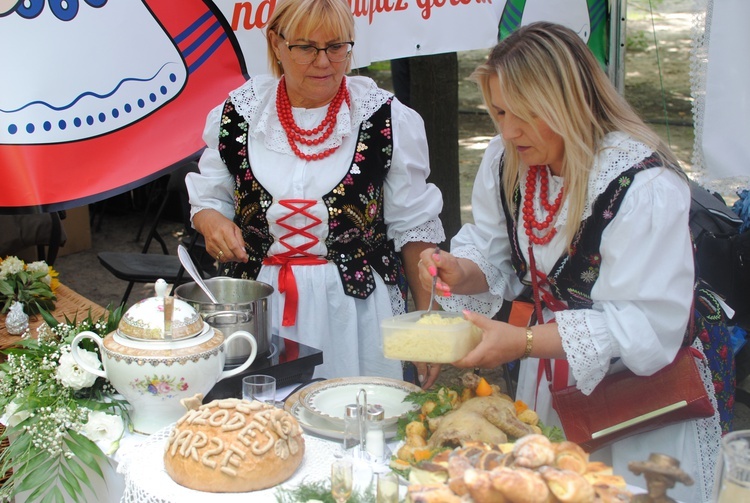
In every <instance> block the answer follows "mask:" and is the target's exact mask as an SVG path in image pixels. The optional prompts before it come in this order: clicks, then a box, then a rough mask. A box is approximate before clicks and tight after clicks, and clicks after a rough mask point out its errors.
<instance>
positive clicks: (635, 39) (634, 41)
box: [625, 31, 650, 52]
mask: <svg viewBox="0 0 750 503" xmlns="http://www.w3.org/2000/svg"><path fill="white" fill-rule="evenodd" d="M649 44H650V42H649V38H648V36H647V35H646V32H645V31H636V32H633V33H631V34H628V37H627V39H626V40H625V49H626V50H627V51H633V52H643V51H645V50H646V49H648V47H649Z"/></svg>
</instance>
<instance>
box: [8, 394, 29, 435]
mask: <svg viewBox="0 0 750 503" xmlns="http://www.w3.org/2000/svg"><path fill="white" fill-rule="evenodd" d="M20 406H21V404H19V403H18V402H16V401H15V400H14V401H12V402H10V403H9V404H8V405H7V406H6V407H5V414H4V415H5V417H6V418H7V419H6V421H7V423H6V424H7V425H8V426H9V427H10V428H13V427H14V426H17V425H18V423H20V422H21V421H23V420H24V419H26V418H27V417H29V416H30V415H31V413H30V412H29V411H28V410H22V411H20V412H17V411H18V408H19V407H20Z"/></svg>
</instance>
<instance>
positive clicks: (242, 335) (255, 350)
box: [216, 330, 258, 382]
mask: <svg viewBox="0 0 750 503" xmlns="http://www.w3.org/2000/svg"><path fill="white" fill-rule="evenodd" d="M235 337H240V338H242V339H247V341H248V342H249V343H250V348H251V351H250V355H249V356H248V357H247V360H245V363H243V364H242V365H240V366H239V367H237V368H233V369H232V370H225V371H224V372H222V373H221V374H220V375H219V378H218V379H217V380H216V382H219V381H221V380H222V379H226V378H227V377H232V376H234V375H237V374H239V373H240V372H244V371H245V370H247V368H248V367H249V366H250V365H252V363H253V362H254V361H255V356H256V355H257V354H258V343H257V342H255V337H254V336H253V334H251V333H250V332H247V331H245V330H237V331H236V332H234V333H233V334H232V335H230V336H229V337H227V339H226V340H225V341H224V344H225V345H226V344H229V341H231V340H232V339H234V338H235Z"/></svg>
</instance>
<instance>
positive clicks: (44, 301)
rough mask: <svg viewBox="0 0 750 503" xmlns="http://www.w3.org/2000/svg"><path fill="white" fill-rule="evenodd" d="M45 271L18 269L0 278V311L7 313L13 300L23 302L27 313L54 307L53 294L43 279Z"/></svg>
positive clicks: (54, 298) (45, 275) (55, 298)
mask: <svg viewBox="0 0 750 503" xmlns="http://www.w3.org/2000/svg"><path fill="white" fill-rule="evenodd" d="M47 276H48V272H45V271H27V270H23V271H19V272H16V273H12V274H7V275H6V276H5V277H3V278H2V279H0V312H1V313H7V312H8V310H9V309H10V306H11V304H12V303H13V301H17V302H20V303H22V304H23V306H24V311H25V312H26V313H27V314H36V313H38V312H39V311H40V310H42V309H52V308H54V307H55V300H57V297H55V294H54V293H53V292H52V288H50V285H48V284H47V283H46V282H45V281H44V279H45V278H46V277H47Z"/></svg>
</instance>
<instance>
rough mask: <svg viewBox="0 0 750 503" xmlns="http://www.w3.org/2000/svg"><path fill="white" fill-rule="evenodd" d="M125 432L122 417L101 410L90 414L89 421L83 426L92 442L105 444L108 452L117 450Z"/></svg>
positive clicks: (84, 431) (84, 432)
mask: <svg viewBox="0 0 750 503" xmlns="http://www.w3.org/2000/svg"><path fill="white" fill-rule="evenodd" d="M124 432H125V423H124V422H123V421H122V418H121V417H120V416H116V415H114V414H107V413H106V412H103V411H99V410H95V411H91V412H89V420H88V422H87V423H86V424H84V425H83V434H84V435H86V437H88V438H89V440H91V441H92V442H96V443H97V444H103V445H104V446H105V447H106V448H107V450H116V449H117V444H116V442H117V441H118V440H120V438H121V437H122V434H123V433H124ZM111 447H114V449H111ZM102 450H105V449H102ZM107 454H109V452H107Z"/></svg>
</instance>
